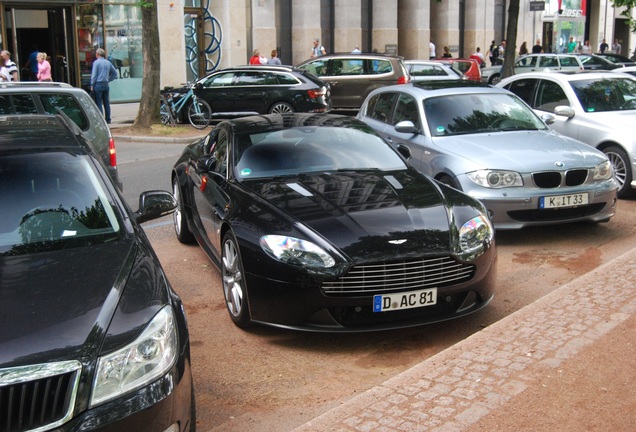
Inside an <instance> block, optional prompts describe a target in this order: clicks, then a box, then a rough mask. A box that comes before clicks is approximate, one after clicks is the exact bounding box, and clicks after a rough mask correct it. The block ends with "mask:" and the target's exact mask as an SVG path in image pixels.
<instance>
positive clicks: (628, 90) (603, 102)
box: [570, 78, 636, 112]
mask: <svg viewBox="0 0 636 432" xmlns="http://www.w3.org/2000/svg"><path fill="white" fill-rule="evenodd" d="M570 84H571V85H572V88H573V89H574V93H576V97H577V98H578V99H579V102H580V103H581V106H582V107H583V110H584V111H585V112H602V111H619V110H633V109H636V80H632V79H630V78H614V79H602V80H580V81H571V82H570Z"/></svg>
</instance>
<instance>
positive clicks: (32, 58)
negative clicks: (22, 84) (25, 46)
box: [24, 45, 40, 81]
mask: <svg viewBox="0 0 636 432" xmlns="http://www.w3.org/2000/svg"><path fill="white" fill-rule="evenodd" d="M39 52H40V50H38V47H37V45H31V53H30V54H29V58H28V59H27V61H26V63H25V64H24V67H25V69H28V70H29V76H28V77H26V79H27V81H37V80H38V53H39Z"/></svg>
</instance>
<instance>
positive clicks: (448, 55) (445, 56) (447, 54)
mask: <svg viewBox="0 0 636 432" xmlns="http://www.w3.org/2000/svg"><path fill="white" fill-rule="evenodd" d="M442 58H453V55H452V54H451V52H450V48H449V47H447V46H445V47H444V54H442Z"/></svg>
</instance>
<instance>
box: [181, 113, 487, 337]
mask: <svg viewBox="0 0 636 432" xmlns="http://www.w3.org/2000/svg"><path fill="white" fill-rule="evenodd" d="M400 151H401V152H403V153H404V154H403V155H401V154H400V153H398V151H396V150H394V149H393V148H392V147H391V146H390V145H389V144H387V143H386V142H385V141H383V140H382V139H381V138H380V137H379V136H377V135H376V134H375V133H374V132H373V131H372V130H371V128H369V127H368V126H367V125H365V124H364V123H362V122H360V121H359V120H356V119H354V118H350V117H346V116H339V115H332V114H292V115H263V116H252V117H245V118H242V119H237V120H232V121H224V122H221V123H219V124H218V125H217V126H216V127H215V128H214V129H213V130H212V131H211V132H210V134H209V135H207V136H206V137H204V138H202V139H200V140H198V141H196V142H194V143H193V144H191V145H189V146H188V147H186V149H185V150H184V152H183V154H182V156H181V157H180V158H179V160H178V161H177V162H176V164H175V165H174V169H173V172H172V184H173V194H174V195H175V197H176V198H177V203H178V210H177V211H176V212H175V213H174V224H175V231H176V235H177V237H178V239H179V240H180V241H182V242H186V243H187V242H193V241H195V240H196V241H197V242H198V243H199V244H200V246H201V247H202V248H203V249H204V250H205V252H206V253H207V255H208V256H209V257H210V259H211V260H212V261H213V262H214V263H215V264H216V265H217V266H218V267H219V268H220V270H221V273H222V281H223V291H224V295H225V301H226V304H227V309H228V311H229V314H230V317H231V319H232V320H233V321H234V323H235V324H236V325H238V326H239V327H246V326H248V325H249V324H250V323H262V324H269V325H273V326H278V327H285V328H292V329H299V330H311V331H349V332H355V331H368V330H377V329H392V328H401V327H409V326H416V325H420V324H425V323H432V322H436V321H441V320H446V319H450V318H454V317H459V316H462V315H465V314H468V313H471V312H474V311H476V310H478V309H480V308H482V307H483V306H485V305H486V304H488V302H489V301H490V300H491V298H492V296H493V291H494V285H495V274H496V270H495V268H496V265H495V264H496V259H497V252H496V248H495V242H494V231H493V228H492V225H491V222H490V220H489V218H488V215H487V212H486V210H485V208H484V206H483V205H482V204H481V203H480V202H478V201H477V200H475V199H472V198H470V197H469V196H467V195H465V194H463V193H462V192H459V191H457V190H456V189H453V188H450V187H448V186H446V185H443V184H441V183H438V182H436V181H435V180H433V179H431V178H429V177H426V176H424V175H423V174H420V173H418V172H417V171H416V170H415V169H414V168H412V167H410V166H409V165H407V163H406V161H405V159H404V157H405V156H408V149H407V148H405V147H400Z"/></svg>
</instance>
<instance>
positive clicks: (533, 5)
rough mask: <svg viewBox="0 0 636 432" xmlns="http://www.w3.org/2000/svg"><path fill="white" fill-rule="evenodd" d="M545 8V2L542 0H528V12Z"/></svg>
mask: <svg viewBox="0 0 636 432" xmlns="http://www.w3.org/2000/svg"><path fill="white" fill-rule="evenodd" d="M544 10H545V2H544V1H531V2H530V12H537V11H544Z"/></svg>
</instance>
